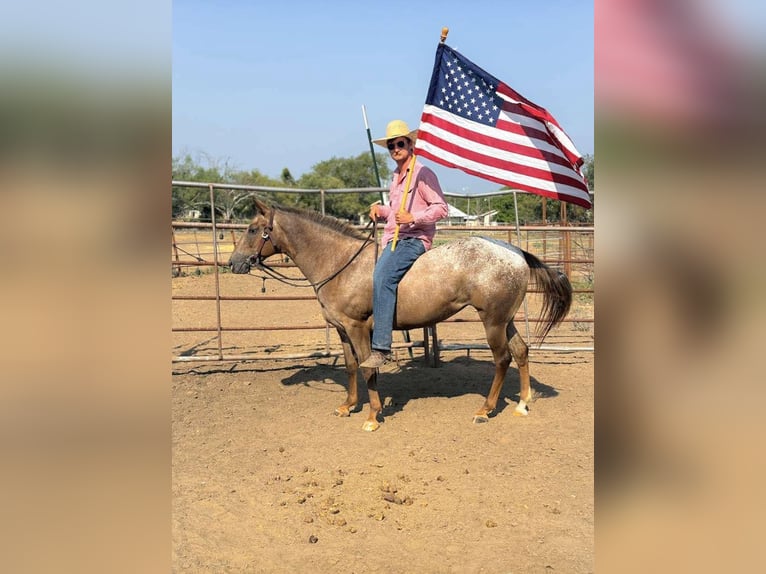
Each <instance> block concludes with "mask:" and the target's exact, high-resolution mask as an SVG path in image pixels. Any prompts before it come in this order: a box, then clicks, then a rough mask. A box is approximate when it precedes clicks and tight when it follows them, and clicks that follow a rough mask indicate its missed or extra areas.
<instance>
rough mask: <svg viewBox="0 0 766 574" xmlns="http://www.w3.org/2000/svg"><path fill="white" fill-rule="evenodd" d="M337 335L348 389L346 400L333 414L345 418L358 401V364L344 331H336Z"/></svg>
mask: <svg viewBox="0 0 766 574" xmlns="http://www.w3.org/2000/svg"><path fill="white" fill-rule="evenodd" d="M338 335H339V336H340V341H341V343H342V344H343V357H344V360H345V367H346V375H347V376H348V387H347V392H346V400H345V401H344V403H343V404H342V405H340V406H339V407H338V408H336V409H335V414H336V415H338V416H339V417H347V416H350V415H351V411H353V410H354V409H356V405H357V403H358V401H359V396H358V393H357V375H358V371H359V362H358V360H357V357H356V355H355V354H354V349H353V346H352V344H351V340H350V339H349V337H348V335H347V334H346V331H345V330H343V329H338Z"/></svg>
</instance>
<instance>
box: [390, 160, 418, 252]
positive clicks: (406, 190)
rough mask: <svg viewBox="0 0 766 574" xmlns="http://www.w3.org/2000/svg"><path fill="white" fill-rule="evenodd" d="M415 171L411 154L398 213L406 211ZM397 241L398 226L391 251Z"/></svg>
mask: <svg viewBox="0 0 766 574" xmlns="http://www.w3.org/2000/svg"><path fill="white" fill-rule="evenodd" d="M414 171H415V154H414V153H413V154H412V159H411V160H410V168H409V171H408V172H407V181H406V182H405V184H404V193H403V194H402V203H401V205H400V206H399V213H401V212H403V211H406V210H405V207H406V206H407V194H408V193H409V192H410V182H411V181H412V172H414ZM398 240H399V225H397V226H396V230H395V231H394V239H393V240H392V241H391V251H394V249H396V242H397V241H398Z"/></svg>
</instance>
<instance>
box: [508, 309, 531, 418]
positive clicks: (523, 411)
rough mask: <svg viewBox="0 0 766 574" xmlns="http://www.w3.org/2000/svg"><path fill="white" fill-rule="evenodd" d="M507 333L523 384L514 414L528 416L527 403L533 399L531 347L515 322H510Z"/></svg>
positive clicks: (509, 345) (509, 346)
mask: <svg viewBox="0 0 766 574" xmlns="http://www.w3.org/2000/svg"><path fill="white" fill-rule="evenodd" d="M506 335H507V336H508V348H509V349H510V351H511V355H513V359H514V360H515V361H516V364H517V365H518V366H519V381H520V386H521V388H520V389H519V404H518V405H516V409H515V410H514V411H513V414H514V415H515V416H526V415H527V414H528V412H529V411H528V410H527V403H528V402H529V401H531V400H532V389H531V388H530V382H529V347H527V344H526V343H525V342H524V339H522V338H521V335H519V332H518V331H517V330H516V327H515V326H514V324H513V323H509V324H508V327H507V328H506Z"/></svg>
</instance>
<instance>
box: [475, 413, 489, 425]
mask: <svg viewBox="0 0 766 574" xmlns="http://www.w3.org/2000/svg"><path fill="white" fill-rule="evenodd" d="M488 422H489V417H488V416H487V415H473V424H475V425H478V424H482V423H488Z"/></svg>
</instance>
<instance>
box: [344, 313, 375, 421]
mask: <svg viewBox="0 0 766 574" xmlns="http://www.w3.org/2000/svg"><path fill="white" fill-rule="evenodd" d="M370 327H371V322H370V321H367V322H366V323H363V324H356V325H353V326H350V327H348V328H347V329H346V331H345V337H346V339H345V340H344V339H343V335H341V340H343V341H344V343H343V349H344V352H345V354H346V372H347V373H348V380H349V387H348V388H349V397H348V398H347V399H346V403H344V404H343V405H341V406H340V407H338V409H336V411H335V412H336V413H338V414H339V415H342V414H343V413H342V409H343V407H344V405H347V404H348V403H349V401H350V400H351V399H352V398H353V399H354V405H356V399H357V397H356V381H357V378H356V377H357V370H358V365H359V363H360V362H361V361H364V360H365V359H366V358H367V357H369V356H370V353H371V352H372V348H371V347H370ZM347 346H348V348H349V350H346V347H347ZM349 354H351V355H352V356H353V361H349V358H348V356H349ZM362 376H364V380H365V381H366V382H367V394H368V395H369V397H370V409H369V411H368V413H367V420H366V421H364V424H363V425H362V429H363V430H366V431H368V432H372V431H375V430H378V428H379V427H380V423H379V422H378V418H379V417H380V413H381V412H383V405H382V403H381V402H380V395H379V394H378V371H377V369H362ZM351 381H353V385H354V394H353V397H352V396H351V384H352V383H351Z"/></svg>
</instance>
